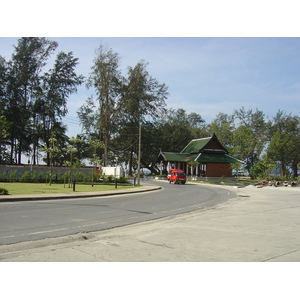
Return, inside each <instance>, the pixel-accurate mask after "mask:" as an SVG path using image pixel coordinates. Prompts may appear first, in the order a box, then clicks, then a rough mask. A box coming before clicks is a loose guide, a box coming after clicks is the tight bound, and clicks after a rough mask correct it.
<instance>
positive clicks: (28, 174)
mask: <svg viewBox="0 0 300 300" xmlns="http://www.w3.org/2000/svg"><path fill="white" fill-rule="evenodd" d="M20 181H21V182H30V181H31V172H30V171H26V172H24V173H23V174H22V176H21V178H20Z"/></svg>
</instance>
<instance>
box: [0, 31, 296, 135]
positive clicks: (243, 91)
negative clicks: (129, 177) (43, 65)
mask: <svg viewBox="0 0 300 300" xmlns="http://www.w3.org/2000/svg"><path fill="white" fill-rule="evenodd" d="M47 38H48V39H50V40H54V41H57V42H58V48H57V51H56V53H57V52H58V51H64V52H69V51H72V52H73V54H74V56H75V57H78V58H79V64H78V66H77V68H76V71H77V74H82V75H84V76H85V77H88V76H89V73H90V70H91V66H92V64H93V59H94V58H95V50H96V49H97V48H98V47H99V46H100V44H104V45H107V46H109V47H110V48H112V49H113V51H114V52H117V53H119V55H120V57H121V61H120V68H121V71H122V74H123V75H126V73H127V67H128V66H131V67H134V66H135V65H136V64H137V63H138V62H139V61H140V60H145V61H146V62H148V63H149V64H148V67H147V69H148V71H149V74H150V75H151V76H152V77H154V78H156V79H157V80H158V82H159V83H165V84H166V85H167V86H168V91H169V96H168V99H167V100H166V104H167V107H168V108H174V109H178V108H183V109H184V110H186V112H187V113H191V112H195V113H198V114H200V115H201V117H202V118H203V119H204V120H205V121H206V122H207V123H209V122H211V121H212V120H213V119H214V118H215V117H216V115H217V114H218V113H220V112H222V113H226V114H232V113H233V112H234V110H235V109H239V108H242V107H244V108H245V109H246V110H248V109H252V110H253V111H255V110H256V109H258V110H261V111H263V112H264V113H265V115H266V117H269V118H272V117H273V116H275V114H276V113H277V111H278V110H283V111H286V112H287V113H292V114H294V115H300V106H299V104H298V103H299V99H300V55H299V53H300V38H299V37H291V38H290V37H283V38H279V37H244V38H242V37H220V38H219V37H51V36H49V37H47ZM17 40H18V38H17V37H15V38H11V37H1V38H0V55H1V56H3V57H4V58H5V59H6V60H9V59H10V58H11V54H12V53H13V51H14V48H13V45H17ZM54 58H55V55H53V59H54ZM52 63H53V60H52V61H51V60H50V61H49V67H51V65H52ZM93 94H94V91H93V90H88V89H87V88H86V86H85V85H84V84H83V85H81V86H80V87H78V92H77V93H76V94H72V95H71V96H70V97H69V100H68V111H69V113H68V115H67V117H66V118H64V122H65V123H66V125H67V126H68V133H69V135H76V134H77V133H80V131H81V129H80V126H79V120H78V117H77V110H78V108H79V107H80V106H81V105H82V104H84V103H85V101H86V99H87V98H88V97H89V96H91V95H93Z"/></svg>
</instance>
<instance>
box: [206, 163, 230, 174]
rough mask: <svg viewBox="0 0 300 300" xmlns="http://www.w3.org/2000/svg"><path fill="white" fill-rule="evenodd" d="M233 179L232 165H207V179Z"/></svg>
mask: <svg viewBox="0 0 300 300" xmlns="http://www.w3.org/2000/svg"><path fill="white" fill-rule="evenodd" d="M222 176H225V177H232V170H231V167H230V164H222V163H207V165H206V177H222Z"/></svg>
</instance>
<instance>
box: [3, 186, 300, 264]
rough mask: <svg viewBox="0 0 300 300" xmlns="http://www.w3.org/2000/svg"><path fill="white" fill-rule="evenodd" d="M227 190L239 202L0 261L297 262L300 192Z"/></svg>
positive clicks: (22, 247) (14, 253) (8, 252)
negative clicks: (234, 195)
mask: <svg viewBox="0 0 300 300" xmlns="http://www.w3.org/2000/svg"><path fill="white" fill-rule="evenodd" d="M216 188H218V187H216ZM222 188H224V186H222ZM226 188H228V189H230V190H235V191H236V192H237V198H235V199H232V200H230V201H229V202H226V203H224V204H221V205H218V206H216V207H214V208H211V209H209V210H206V211H203V210H202V211H195V212H192V213H187V214H183V215H179V216H175V217H168V218H164V219H161V220H155V221H149V222H144V223H139V224H134V225H129V226H124V227H120V228H115V229H110V230H106V231H99V232H93V233H88V234H77V235H74V236H67V237H61V238H55V239H46V240H42V241H36V242H25V243H20V244H15V245H5V246H0V261H11V262H13V261H16V262H20V261H26V262H31V261H32V262H33V261H40V262H46V261H49V262H54V261H62V262H63V261H70V262H79V261H91V262H107V261H109V262H120V261H126V262H131V261H136V262H142V261H151V262H159V261H164V262H167V261H171V262H176V261H182V262H187V261H191V262H221V261H223V262H248V261H249V262H262V261H277V262H279V261H284V262H288V261H291V262H299V261H300V218H299V216H300V189H299V188H297V187H296V188H291V187H280V188H275V187H264V188H256V187H254V186H248V187H246V188H235V189H234V188H233V187H226Z"/></svg>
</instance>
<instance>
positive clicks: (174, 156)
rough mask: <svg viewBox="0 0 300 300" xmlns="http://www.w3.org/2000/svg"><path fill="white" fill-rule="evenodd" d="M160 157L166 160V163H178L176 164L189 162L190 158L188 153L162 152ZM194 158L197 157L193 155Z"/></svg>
mask: <svg viewBox="0 0 300 300" xmlns="http://www.w3.org/2000/svg"><path fill="white" fill-rule="evenodd" d="M162 155H163V156H164V157H165V158H166V160H167V161H178V162H186V161H190V160H189V157H190V154H189V153H174V152H162ZM194 156H196V157H197V155H194ZM196 157H195V158H196ZM195 158H194V159H195Z"/></svg>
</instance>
